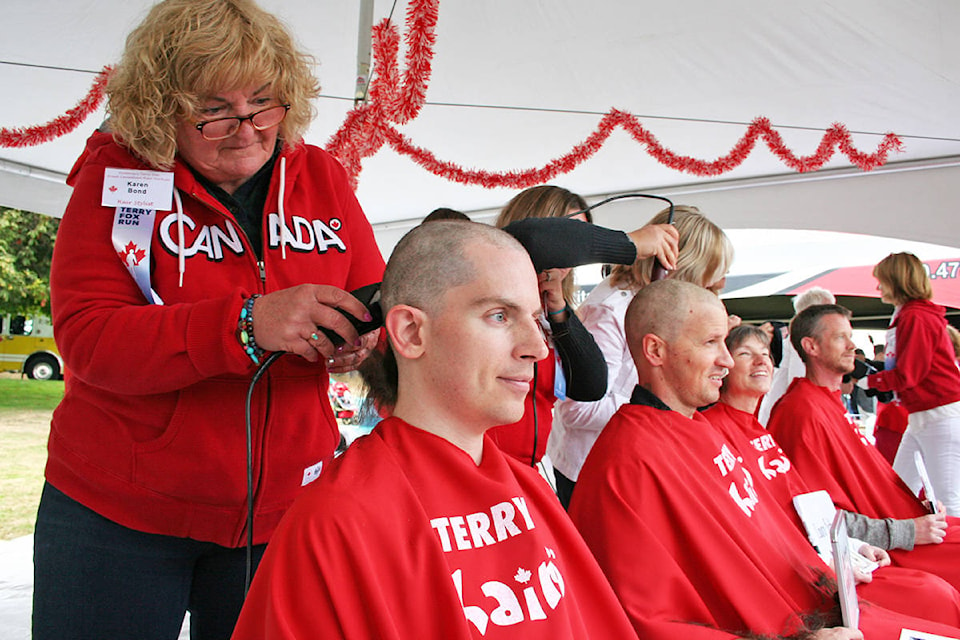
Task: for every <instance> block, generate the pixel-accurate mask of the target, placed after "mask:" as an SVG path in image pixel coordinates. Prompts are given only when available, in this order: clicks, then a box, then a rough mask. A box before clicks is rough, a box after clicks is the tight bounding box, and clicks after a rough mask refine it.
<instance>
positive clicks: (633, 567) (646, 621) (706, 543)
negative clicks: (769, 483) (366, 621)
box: [570, 280, 960, 640]
mask: <svg viewBox="0 0 960 640" xmlns="http://www.w3.org/2000/svg"><path fill="white" fill-rule="evenodd" d="M726 333H727V314H726V312H725V310H724V307H723V304H722V303H721V302H720V300H719V299H718V298H717V297H716V296H715V295H713V294H712V293H710V292H709V291H706V290H704V289H702V288H700V287H697V286H695V285H692V284H688V283H684V282H680V281H677V280H662V281H660V282H655V283H653V284H651V285H648V286H647V287H644V288H643V289H641V290H640V292H639V293H638V294H637V296H636V297H635V298H634V300H633V301H632V302H631V303H630V306H629V308H628V309H627V314H626V337H627V344H628V346H629V348H630V353H631V355H632V356H633V359H634V362H635V363H636V365H637V376H638V383H639V384H638V385H637V387H636V389H635V390H634V393H633V396H632V397H631V400H630V404H627V405H624V406H623V407H621V408H620V410H619V411H618V412H617V413H616V415H614V417H613V418H612V419H611V421H610V422H609V423H608V424H607V426H606V427H605V428H604V430H603V432H602V433H601V435H600V438H599V439H598V440H597V443H596V444H595V445H594V447H593V449H592V450H591V452H590V454H589V456H588V457H587V460H586V463H585V464H584V466H583V470H582V471H581V472H580V478H579V481H578V483H577V490H576V491H575V492H574V493H573V500H572V502H571V505H570V515H571V517H572V518H573V520H574V523H575V524H576V525H577V528H578V529H580V532H581V533H582V534H583V536H584V539H585V540H586V541H587V544H588V545H589V546H590V548H591V550H592V551H593V552H594V555H595V556H596V557H597V560H598V561H599V563H600V566H601V568H603V570H604V572H605V573H606V574H607V577H608V578H609V580H610V583H611V585H612V586H613V589H614V591H615V592H616V593H617V596H618V597H619V598H620V602H621V604H622V605H623V607H624V609H626V611H627V615H628V616H629V617H630V619H631V622H632V623H633V625H634V629H635V631H636V632H637V634H638V635H639V636H640V637H642V638H651V639H654V640H660V639H663V640H668V639H669V640H673V639H674V638H710V639H713V638H717V639H721V638H722V639H726V638H742V637H757V636H761V635H762V636H765V637H781V638H783V637H796V638H818V639H825V638H834V639H839V638H862V637H864V636H866V637H867V638H871V639H890V640H895V639H897V638H899V637H900V629H901V628H902V627H908V628H911V629H920V630H924V631H930V632H933V633H940V634H943V635H946V636H949V637H953V636H958V635H960V629H955V628H953V627H948V626H945V625H937V624H934V623H931V622H928V621H925V620H918V619H915V618H910V617H907V616H902V615H900V614H896V613H893V612H890V611H887V610H885V609H883V608H881V607H878V606H870V607H864V608H863V609H862V611H861V621H860V628H861V629H862V630H863V632H864V633H863V635H861V633H860V632H859V631H856V630H851V629H846V628H841V627H838V625H839V615H838V614H839V612H838V607H837V606H836V601H835V599H834V595H835V594H834V593H832V592H831V591H830V585H831V584H832V575H831V571H830V569H829V568H828V567H827V566H826V565H825V564H823V562H822V561H821V560H820V558H819V557H818V556H817V554H816V552H815V551H814V550H813V548H812V547H811V546H810V544H809V543H807V540H806V538H805V537H804V536H803V534H802V533H800V531H799V530H798V529H797V528H796V527H795V526H794V525H793V522H792V521H791V520H790V519H789V517H788V516H787V515H786V513H785V512H784V511H783V510H782V509H781V508H780V507H779V506H778V504H777V503H776V501H775V500H773V498H772V497H771V496H770V495H769V494H768V493H767V489H766V487H764V486H763V485H762V483H759V482H755V481H754V477H753V476H752V475H751V473H750V471H749V468H748V466H747V465H745V464H744V463H743V458H742V456H741V455H740V453H739V451H738V450H737V448H736V446H735V445H734V444H733V443H732V442H731V441H729V440H727V439H726V438H725V437H724V436H723V435H722V434H721V432H720V431H718V430H717V429H716V428H714V427H713V426H712V425H711V424H710V423H709V422H708V421H707V420H706V419H705V418H703V417H702V416H701V415H700V413H699V412H698V411H697V410H698V408H700V407H703V406H705V405H709V404H711V403H714V402H716V401H717V400H718V399H719V396H720V386H721V382H722V380H723V377H724V376H725V375H726V374H727V370H728V368H729V367H731V366H733V360H732V359H731V357H730V354H729V352H728V351H727V348H726V346H725V345H724V337H725V336H726Z"/></svg>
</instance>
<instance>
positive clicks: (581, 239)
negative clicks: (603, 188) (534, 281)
mask: <svg viewBox="0 0 960 640" xmlns="http://www.w3.org/2000/svg"><path fill="white" fill-rule="evenodd" d="M503 230H504V231H506V232H507V233H509V234H510V235H512V236H513V237H514V238H516V239H517V240H518V241H519V242H520V244H522V245H523V248H524V249H526V250H527V253H528V254H530V260H531V262H533V267H534V269H535V270H536V271H537V272H538V273H539V272H540V271H545V270H547V269H565V268H569V267H579V266H581V265H585V264H597V263H609V264H633V261H634V260H636V258H637V248H636V246H635V245H634V244H633V241H632V240H631V239H630V237H629V236H628V235H627V234H626V233H624V232H623V231H617V230H615V229H608V228H606V227H601V226H599V225H595V224H591V223H589V222H581V221H580V220H571V219H570V218H525V219H523V220H518V221H517V222H512V223H510V224H509V225H507V226H506V227H504V229H503Z"/></svg>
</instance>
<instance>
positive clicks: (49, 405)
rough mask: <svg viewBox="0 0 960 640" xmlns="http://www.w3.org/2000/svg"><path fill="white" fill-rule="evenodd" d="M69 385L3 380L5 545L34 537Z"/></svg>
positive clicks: (0, 472)
mask: <svg viewBox="0 0 960 640" xmlns="http://www.w3.org/2000/svg"><path fill="white" fill-rule="evenodd" d="M62 397H63V382H54V381H44V380H27V379H24V380H21V379H19V378H0V540H9V539H10V538H16V537H18V536H22V535H27V534H29V533H32V532H33V524H34V520H35V519H36V514H37V504H38V503H39V501H40V491H41V489H42V488H43V467H44V465H45V464H46V461H47V435H48V434H49V432H50V415H51V413H52V412H53V408H54V407H56V406H57V403H58V402H60V398H62Z"/></svg>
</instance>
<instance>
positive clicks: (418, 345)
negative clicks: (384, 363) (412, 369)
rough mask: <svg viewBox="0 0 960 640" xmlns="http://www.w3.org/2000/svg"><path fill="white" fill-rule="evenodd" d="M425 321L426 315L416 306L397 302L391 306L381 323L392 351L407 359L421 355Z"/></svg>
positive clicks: (426, 319)
mask: <svg viewBox="0 0 960 640" xmlns="http://www.w3.org/2000/svg"><path fill="white" fill-rule="evenodd" d="M427 321H428V318H427V315H426V314H425V313H424V312H423V311H422V310H420V309H417V308H416V307H411V306H408V305H405V304H398V305H396V306H394V307H393V308H391V309H390V311H388V312H387V317H386V318H385V319H384V322H383V324H384V326H385V327H386V329H387V334H388V335H389V336H390V346H391V347H392V348H393V351H394V353H396V354H397V355H398V356H401V357H403V358H406V359H408V360H413V359H415V358H419V357H420V356H421V355H423V352H424V339H423V337H424V336H423V330H424V326H425V325H426V323H427Z"/></svg>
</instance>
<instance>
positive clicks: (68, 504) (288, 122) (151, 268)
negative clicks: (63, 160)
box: [33, 0, 383, 639]
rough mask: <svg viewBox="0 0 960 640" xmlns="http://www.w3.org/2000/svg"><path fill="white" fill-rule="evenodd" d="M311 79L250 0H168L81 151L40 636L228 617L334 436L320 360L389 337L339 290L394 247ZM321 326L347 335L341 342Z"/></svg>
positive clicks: (45, 501) (208, 628)
mask: <svg viewBox="0 0 960 640" xmlns="http://www.w3.org/2000/svg"><path fill="white" fill-rule="evenodd" d="M317 93H318V86H317V82H316V79H315V78H314V77H313V75H312V73H311V61H310V60H309V58H308V57H307V56H305V55H304V54H303V53H301V52H300V51H299V50H298V49H297V48H296V47H295V45H294V43H293V41H292V39H291V37H290V34H289V33H288V32H287V30H286V28H285V27H283V26H282V25H281V24H280V22H279V21H278V20H277V19H276V18H275V17H273V16H271V15H269V14H267V13H265V12H263V11H262V10H261V9H260V8H259V7H257V6H256V5H255V4H253V3H252V2H250V1H249V0H166V1H164V2H161V3H160V4H157V5H156V6H154V7H153V9H152V10H151V11H150V13H149V14H148V15H147V17H146V19H145V20H144V22H143V23H142V24H141V25H140V26H139V27H138V28H137V29H135V30H134V31H133V33H132V34H131V35H130V36H129V38H128V40H127V44H126V49H125V51H124V54H123V57H122V59H121V61H120V64H119V65H118V67H117V68H116V70H115V72H114V74H113V76H112V77H111V79H110V82H109V85H108V87H107V94H108V99H109V105H108V110H109V114H110V120H109V128H110V133H95V134H94V135H93V136H92V137H91V138H90V140H89V141H88V143H87V148H86V150H85V151H84V153H83V155H82V156H81V158H80V159H79V160H78V161H77V164H76V166H75V167H74V169H73V171H72V172H71V175H70V178H69V182H70V184H72V185H73V188H74V191H73V197H72V198H71V200H70V203H69V205H68V207H67V210H66V213H65V214H64V217H63V222H62V224H61V226H60V231H59V234H58V236H59V237H58V240H57V244H56V249H55V251H54V266H53V269H52V273H51V296H52V307H53V316H54V323H55V327H56V338H57V342H58V345H59V346H60V348H61V352H62V353H63V355H64V359H65V361H66V362H67V365H68V368H69V370H70V372H71V374H72V375H71V377H70V379H69V380H68V384H67V389H66V393H65V396H64V399H63V401H62V403H61V405H60V407H59V408H58V409H57V411H56V412H55V415H54V418H53V423H52V427H51V435H50V441H49V460H48V464H47V469H46V480H47V484H46V486H45V488H44V493H43V497H42V499H41V504H40V509H39V513H38V519H37V528H36V537H35V557H36V586H35V602H34V616H33V619H34V637H35V638H38V639H39V638H52V637H104V638H106V637H129V638H134V637H135V638H174V637H176V635H177V633H178V630H179V629H180V626H181V623H182V620H183V617H184V612H185V611H187V610H189V611H190V613H191V621H190V624H191V631H192V637H193V638H228V637H229V636H230V633H231V630H232V628H233V624H234V622H235V620H236V616H237V614H238V613H239V610H240V606H241V604H242V599H243V593H244V582H245V573H246V551H245V549H244V545H245V542H246V538H247V535H248V532H249V530H250V528H249V525H248V510H247V499H248V472H247V464H246V460H247V453H246V446H247V439H246V437H245V408H244V405H245V400H246V395H247V390H248V387H249V385H250V380H251V377H252V375H253V373H254V372H255V371H256V370H257V367H258V365H259V364H260V363H262V362H263V361H264V359H265V357H266V355H267V354H268V353H269V352H276V351H285V352H288V353H289V354H290V355H287V356H285V357H283V358H280V359H279V360H278V361H277V363H276V364H275V365H274V366H273V367H271V369H270V370H269V371H268V372H267V373H266V375H265V376H264V379H262V380H261V381H260V382H259V384H257V385H256V386H255V387H254V388H253V392H252V397H251V421H250V423H251V425H252V438H251V442H252V451H251V455H252V465H251V472H252V473H251V474H250V481H251V483H252V496H253V505H254V506H253V517H252V525H253V526H252V531H253V542H254V544H255V547H254V551H255V552H254V558H255V559H257V558H259V554H260V553H262V550H263V545H264V544H265V543H266V542H267V540H268V539H269V538H270V534H271V532H272V531H273V529H274V527H275V526H276V524H277V522H278V521H279V519H280V517H281V516H282V515H283V513H284V511H285V510H286V508H287V507H288V506H289V504H290V503H291V502H292V500H293V498H294V497H295V496H296V495H297V493H298V491H299V490H300V488H301V487H302V486H303V485H305V484H307V483H309V482H310V481H311V480H313V479H314V478H316V477H317V475H318V474H319V473H320V470H321V469H322V467H323V465H324V464H325V463H326V462H327V461H328V460H329V459H330V458H331V457H332V455H333V452H334V449H335V446H336V445H337V443H338V441H339V433H338V429H337V423H336V421H335V419H334V417H333V415H332V412H331V409H330V406H329V402H328V400H327V384H328V375H327V374H328V372H329V371H334V372H336V371H344V370H348V369H351V368H353V367H355V366H356V364H357V363H358V362H359V361H360V360H361V359H362V358H363V357H364V356H365V354H366V353H367V352H368V350H369V348H371V347H372V346H373V343H374V342H375V340H376V336H375V335H369V334H368V335H367V336H359V335H358V334H357V331H356V330H355V329H354V328H353V326H352V325H351V324H350V323H349V322H348V320H347V319H346V318H345V317H344V316H343V315H342V314H341V313H339V312H338V311H337V310H336V309H337V308H339V309H342V310H344V311H345V312H346V313H348V314H351V315H352V316H355V317H356V318H358V319H360V320H363V319H364V318H365V317H366V316H367V315H368V310H367V309H366V307H364V305H363V304H361V303H360V302H359V301H357V300H356V299H355V298H354V297H352V296H351V295H349V294H348V293H347V291H351V290H354V289H356V288H358V287H361V286H364V285H367V284H370V283H374V282H379V281H380V279H381V275H382V272H383V259H382V257H381V256H380V253H379V251H378V249H377V245H376V243H375V242H374V237H373V233H372V230H371V228H370V224H369V223H368V221H367V220H366V218H365V217H364V215H363V212H362V211H361V209H360V206H359V204H358V203H357V201H356V199H355V197H354V195H353V193H352V190H351V188H350V185H349V183H348V180H347V177H346V174H345V172H344V171H343V169H342V168H341V166H340V165H339V164H338V163H337V162H336V161H335V160H334V159H333V158H331V157H330V156H328V155H327V154H326V153H325V152H323V151H322V150H320V149H318V148H316V147H312V146H309V145H306V144H304V143H303V142H302V140H301V136H302V134H303V133H304V132H305V131H306V129H307V126H308V124H309V122H310V120H311V118H312V116H313V112H312V107H311V100H312V99H313V98H314V97H316V95H317ZM321 329H329V330H332V331H333V332H334V333H336V334H339V335H340V336H341V337H342V338H343V341H344V344H342V345H341V346H340V347H337V346H335V345H334V344H333V343H332V342H331V340H330V339H329V338H328V337H327V336H326V335H324V331H322V330H321Z"/></svg>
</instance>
